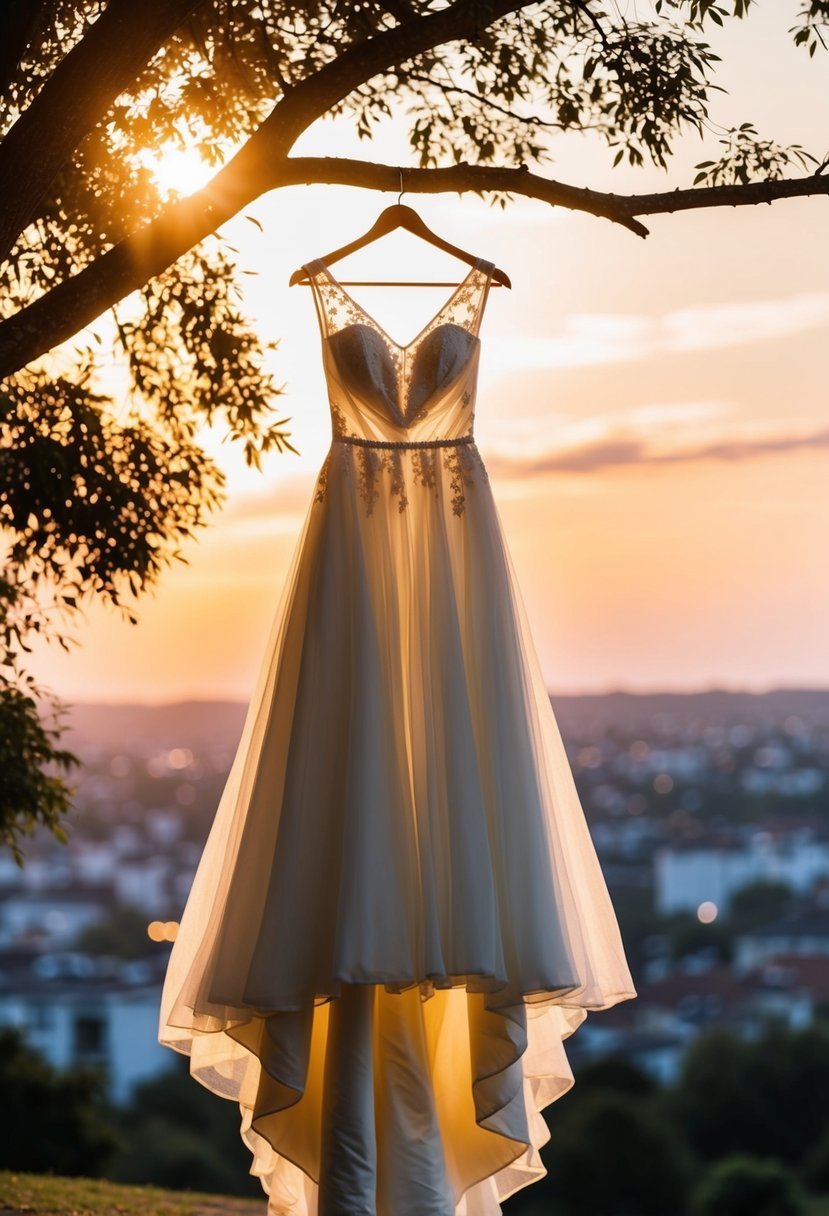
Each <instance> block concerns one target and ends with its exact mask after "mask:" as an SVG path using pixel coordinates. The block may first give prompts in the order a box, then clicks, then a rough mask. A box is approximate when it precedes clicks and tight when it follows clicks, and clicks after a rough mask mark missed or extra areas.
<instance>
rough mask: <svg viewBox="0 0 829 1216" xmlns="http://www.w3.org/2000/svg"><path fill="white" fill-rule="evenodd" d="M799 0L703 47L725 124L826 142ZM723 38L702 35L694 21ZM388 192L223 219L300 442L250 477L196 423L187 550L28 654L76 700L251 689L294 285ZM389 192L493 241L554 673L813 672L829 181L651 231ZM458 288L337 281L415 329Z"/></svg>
mask: <svg viewBox="0 0 829 1216" xmlns="http://www.w3.org/2000/svg"><path fill="white" fill-rule="evenodd" d="M795 10H796V6H794V5H790V4H788V3H787V4H778V3H777V2H775V3H774V4H771V3H767V4H766V5H765V6H764V10H763V11H761V12H760V13H759V14H758V16H757V17H756V18H754V19H753V20H751V21H749V22H748V23H747V24H746V25H745V26H743V27H741V28H735V29H734V30H733V31H729V32H727V33H726V34H725V35H723V36H722V37H721V38H719V39H718V40H717V41H718V44H719V45H718V47H717V49H718V50H719V52H720V53H721V54H722V55H723V57H724V59H725V61H726V63H727V64H728V71H727V73H724V74H723V81H722V82H723V83H724V84H726V85H727V87H728V88H729V90H730V92H729V95H715V96H716V98H717V100H716V101H715V102H714V114H715V117H716V119H717V120H718V121H719V122H721V123H723V124H731V123H739V122H744V121H753V122H754V123H755V124H756V126H757V128H758V130H759V131H760V132H761V133H762V134H764V135H768V136H770V137H772V138H775V139H777V140H779V141H780V142H783V143H787V142H799V143H802V144H804V145H805V146H806V147H807V148H808V149H809V150H810V151H812V152H814V153H815V154H816V155H818V156H821V155H823V154H824V152H825V151H826V149H825V147H824V143H825V141H826V139H827V135H826V128H825V122H824V118H825V114H826V112H827V101H828V100H829V98H827V92H829V89H828V88H827V84H829V57H827V56H825V55H824V56H820V55H818V56H816V57H815V59H813V60H811V61H810V60H809V59H808V57H807V56H806V55H805V54H804V53H803V52H797V51H795V50H794V49H793V48H791V47H790V45H789V44H788V42H787V41H786V35H785V30H786V28H787V26H788V25H791V24H792V17H793V15H794V14H795ZM712 41H713V39H712ZM714 147H715V145H714V144H713V143H709V144H707V145H705V146H703V145H701V144H700V142H699V141H698V140H697V139H695V138H691V137H689V138H688V139H687V140H686V142H685V143H684V144H683V147H682V150H681V152H680V155H678V156H677V157H676V163H675V165H674V166H673V167H672V170H671V173H670V175H669V176H666V175H664V174H662V173H659V172H658V171H654V170H648V171H641V170H640V171H633V170H629V169H622V170H616V171H613V172H612V173H611V171H610V168H609V164H610V160H611V157H610V155H609V154H608V153H607V151H606V150H605V149H603V148H601V147H600V146H599V145H598V143H597V142H595V141H592V140H588V139H584V138H576V139H572V140H568V141H567V142H566V143H564V144H562V145H561V146H560V147H559V146H558V145H557V147H556V151H555V155H556V159H555V163H554V164H551V165H550V166H548V167H547V168H546V169H545V170H544V171H545V172H546V173H547V174H549V175H550V176H553V177H559V178H561V179H562V180H565V181H569V182H572V183H574V184H577V185H591V186H594V187H596V188H601V189H612V190H615V191H617V192H619V193H622V192H626V191H630V190H636V191H641V190H647V189H664V188H671V187H673V186H678V185H686V184H688V183H689V182H690V180H691V178H692V177H693V169H692V166H693V164H694V163H695V162H697V161H699V160H702V159H708V158H710V156H711V154H712V151H713V150H714ZM296 151H297V152H300V153H309V154H329V155H331V154H337V155H356V156H359V157H361V158H366V159H375V160H384V161H386V162H387V163H393V164H396V163H399V162H400V161H402V162H403V163H410V161H409V156H408V154H407V151H406V133H405V123H404V121H403V119H401V120H400V121H399V122H398V123H397V124H396V125H395V127H394V128H393V129H392V130H390V131H389V132H388V133H387V135H386V136H384V138H383V139H382V140H380V141H377V142H375V143H374V144H368V143H365V142H364V143H362V144H361V143H359V142H358V141H357V140H356V138H355V137H354V136H353V135H352V134H351V132H350V131H349V130H348V128H347V126H346V125H344V124H342V123H337V124H333V123H329V124H323V125H321V126H320V127H318V128H316V129H315V130H314V131H312V132H309V133H308V134H307V135H306V137H305V138H304V139H303V140H302V142H301V143H300V144H299V145H298V146H297V149H296ZM391 201H394V199H393V196H390V195H378V194H373V193H371V192H368V191H356V190H345V189H338V188H331V187H312V188H309V187H303V188H293V189H290V190H282V191H278V192H276V193H274V194H271V195H269V196H267V197H265V198H263V199H260V200H259V201H258V202H257V203H256V204H255V205H253V206H252V207H251V208H249V213H250V214H252V215H254V216H255V217H256V218H257V219H258V220H259V221H260V223H261V224H262V225H263V228H264V231H263V232H259V230H258V229H257V228H256V227H255V226H254V225H253V224H251V223H249V222H248V221H247V220H246V219H244V218H237V219H236V220H235V221H233V223H232V224H230V225H229V226H228V228H227V233H228V236H229V237H230V239H231V240H232V242H233V243H234V244H235V245H236V246H237V248H238V249H239V251H240V253H239V260H240V265H241V266H243V267H246V268H255V269H256V270H257V271H258V275H257V276H255V277H253V276H250V277H247V278H246V283H247V284H248V289H247V307H248V310H249V312H250V314H251V315H252V316H254V317H255V318H256V319H257V321H258V323H259V324H260V325H261V328H262V331H263V332H264V333H265V334H266V335H267V336H268V337H269V338H278V339H279V340H280V347H279V350H278V351H277V352H276V353H275V355H274V356H273V366H274V369H275V373H276V376H277V378H278V380H279V381H280V382H283V383H284V384H285V393H284V395H283V396H282V397H281V398H280V400H279V401H278V402H277V405H279V406H280V407H281V408H282V409H283V411H284V413H285V414H288V415H290V416H291V418H292V422H291V427H290V429H291V431H292V436H293V441H294V443H295V444H296V446H297V447H298V448H299V449H300V452H301V455H300V456H299V457H297V456H293V455H290V454H287V455H278V454H273V455H271V456H269V457H268V459H267V461H266V465H265V470H264V473H261V474H260V473H257V472H255V471H250V470H246V469H245V468H244V465H243V462H242V460H241V457H240V455H239V453H238V452H237V451H236V447H235V445H234V447H233V450H231V449H230V445H229V444H226V443H223V442H222V439H223V436H222V433H221V431H220V430H218V429H217V430H216V432H215V433H212V434H211V433H207V434H206V435H205V443H206V445H207V446H208V448H209V450H210V451H211V453H212V454H214V455H215V457H216V458H217V459H219V460H220V462H221V463H222V465H223V466H224V467H225V468H226V470H227V473H228V478H229V484H228V490H229V500H228V503H227V505H226V507H225V508H224V509H223V510H222V511H221V512H220V513H217V514H216V515H214V516H213V517H212V522H211V524H210V526H209V527H208V528H207V529H204V530H203V531H202V532H201V533H200V535H199V537H198V540H197V541H195V542H191V543H190V544H189V545H188V546H187V547H186V548H185V550H184V554H185V556H186V557H187V559H188V564H186V565H185V564H181V563H175V564H174V566H173V567H171V568H169V569H168V570H167V571H166V572H165V573H164V575H163V578H162V580H161V583H160V585H159V587H158V588H157V590H156V592H155V593H154V594H152V595H150V596H147V597H145V598H144V599H143V600H142V601H139V603H138V615H139V618H140V623H139V625H138V626H137V627H136V626H129V625H125V624H122V623H121V621H120V619H119V618H118V617H117V615H116V614H115V613H114V612H112V611H110V610H105V609H103V608H96V609H95V610H90V611H88V614H87V619H86V623H85V624H83V623H80V622H79V623H78V625H77V626H76V627H75V629H74V633H75V636H76V637H77V639H78V641H79V643H80V646H78V647H75V648H73V650H72V651H71V653H70V654H69V655H65V654H63V652H61V651H60V650H59V649H58V648H57V647H55V648H52V649H48V648H42V649H41V650H39V651H38V652H37V654H36V656H35V661H34V664H33V669H34V671H35V673H36V674H37V675H38V676H39V677H41V678H42V679H43V680H44V681H45V682H46V683H47V684H49V685H50V686H51V687H52V688H53V689H54V690H55V691H56V692H57V693H59V694H60V695H62V696H65V697H67V698H68V699H70V700H84V701H86V700H100V701H113V702H124V701H137V702H163V701H171V700H176V699H179V698H185V697H206V698H213V697H234V698H239V699H242V700H244V699H246V698H247V697H248V696H249V694H250V692H251V690H252V685H253V681H254V678H255V674H256V672H257V670H258V667H259V664H260V662H261V660H262V652H263V647H264V644H265V640H266V635H267V633H268V630H269V627H270V623H271V619H272V616H273V613H274V610H275V607H276V603H277V601H278V598H279V593H280V591H281V588H282V584H283V581H284V579H285V575H286V572H287V568H288V564H289V562H290V558H291V555H292V552H293V549H294V546H295V544H296V541H297V538H298V536H299V533H300V530H301V526H302V521H303V518H304V516H305V513H306V510H307V509H308V506H309V503H310V499H311V493H312V487H313V484H314V480H315V477H316V473H317V471H318V469H319V466H320V464H321V462H322V460H323V457H324V455H325V451H326V449H327V446H328V442H329V439H330V421H329V415H328V409H327V403H326V397H325V392H324V385H323V378H322V372H321V367H320V359H319V336H318V331H317V322H316V318H315V315H314V308H313V304H312V300H311V295H310V292H309V291H308V289H307V288H302V287H294V288H290V289H289V288H288V286H287V283H288V278H289V276H290V274H291V272H292V271H293V270H295V269H296V267H297V266H298V264H299V263H300V262H302V261H306V260H308V259H310V258H312V257H316V256H321V255H323V254H325V253H326V252H328V251H329V250H332V249H334V248H336V247H338V246H339V245H341V244H343V243H345V242H346V241H348V240H350V239H352V238H353V237H355V236H357V235H359V234H361V233H362V232H364V231H365V230H366V229H367V228H368V227H369V226H370V224H371V223H372V222H373V221H374V219H375V217H376V215H377V214H378V212H379V211H380V209H381V208H382V207H384V206H385V205H387V204H388V203H389V202H391ZM405 201H407V202H408V203H410V204H411V205H412V206H414V207H415V208H416V209H417V210H418V211H419V212H420V214H421V215H422V216H423V218H424V219H425V221H426V223H427V224H429V226H430V227H432V228H433V229H435V230H436V231H437V232H439V233H440V234H441V235H443V236H445V237H446V239H447V240H449V241H452V242H454V243H457V244H460V245H462V246H464V247H465V248H467V249H470V250H472V251H473V252H475V253H478V254H480V255H481V256H483V257H485V258H488V259H490V260H492V261H494V262H495V263H496V264H497V265H498V266H500V267H502V268H503V269H504V270H506V271H507V273H508V274H509V276H510V278H511V279H512V283H513V290H512V291H507V290H498V291H493V292H492V293H491V295H490V300H489V304H488V309H487V314H486V317H485V319H484V324H483V328H482V341H483V350H482V361H481V375H480V385H479V394H478V408H477V414H476V423H475V426H476V434H477V440H478V445H479V447H480V449H481V452H482V455H483V457H484V460H485V462H486V464H487V467H488V469H489V472H490V480H491V483H492V488H493V492H494V495H495V499H496V502H497V505H498V509H499V513H500V515H501V518H502V521H503V524H504V529H505V532H506V535H507V540H508V544H509V547H510V552H511V554H512V557H513V561H514V565H515V568H516V573H517V575H518V579H519V583H520V586H521V588H522V591H523V595H524V600H525V603H526V607H527V610H528V614H529V617H530V621H531V624H532V626H533V630H534V635H535V638H536V643H537V647H538V651H539V654H540V657H541V661H542V666H543V669H544V672H545V676H546V679H547V683H548V687H549V688H550V690H551V691H552V692H554V693H556V692H558V693H564V692H580V691H585V692H586V691H590V692H597V691H603V690H609V689H616V688H624V689H629V690H631V691H650V690H657V689H676V690H698V689H703V688H708V687H711V686H718V687H727V688H741V689H750V690H763V689H767V688H771V687H776V686H781V685H788V686H792V685H797V686H812V687H815V686H827V685H829V644H827V629H826V613H827V605H829V563H827V561H826V556H825V555H826V548H827V537H829V529H828V528H827V525H829V411H827V408H826V401H827V383H829V241H827V240H826V232H827V221H828V220H829V202H828V201H827V199H826V198H825V197H824V198H815V199H805V200H797V201H787V202H785V201H784V202H781V203H777V204H775V205H774V206H773V207H769V206H763V207H754V208H740V209H726V210H710V211H698V212H689V213H685V214H680V215H675V216H664V217H657V218H654V219H653V220H651V221H649V227H650V229H651V235H650V236H649V237H648V239H647V240H646V241H643V240H641V239H639V238H637V237H635V236H633V235H632V234H631V233H629V232H627V231H626V230H624V229H622V228H620V227H616V226H614V225H611V224H610V223H608V222H606V221H604V220H600V219H595V218H593V217H590V216H582V215H574V214H571V213H569V212H564V211H559V210H555V211H553V210H551V209H550V208H548V207H546V206H544V205H543V204H540V203H532V202H521V201H519V202H516V203H514V204H513V205H511V206H509V207H508V208H507V210H506V211H501V210H500V209H499V208H494V207H489V206H487V205H486V204H485V203H483V202H482V201H481V200H479V199H475V198H472V197H468V198H458V197H456V196H451V195H447V196H444V197H441V196H431V197H418V196H415V195H409V196H407V197H406V198H405ZM389 268H391V273H392V274H393V275H399V276H400V277H407V276H409V275H411V277H413V278H418V277H429V276H431V275H432V274H435V275H437V276H439V277H441V278H447V279H448V278H454V279H455V280H456V281H457V280H458V279H459V278H461V277H463V274H464V273H465V269H466V268H465V267H463V266H462V265H461V264H460V263H458V262H457V261H455V260H453V259H451V258H449V257H448V256H447V255H444V254H441V253H439V252H438V251H436V250H434V249H431V248H430V247H428V246H426V245H423V244H422V243H420V242H417V241H416V240H415V239H414V238H412V237H410V236H408V235H406V234H395V235H394V236H392V237H390V238H386V239H385V240H384V241H383V242H381V243H380V244H377V245H375V246H372V247H371V248H370V249H367V250H365V251H364V252H363V253H360V254H358V255H355V256H354V257H352V258H350V259H348V260H347V261H343V262H342V263H339V264H338V265H337V267H336V271H337V273H338V274H340V275H341V277H349V278H351V277H362V276H363V274H365V276H366V277H372V276H379V277H383V275H388V274H389V273H390V270H389ZM448 294H449V289H434V290H433V289H423V290H417V291H402V292H401V291H397V292H395V291H393V290H386V291H382V290H380V289H373V288H361V289H356V288H355V289H354V295H355V296H357V298H358V299H359V300H360V301H361V302H362V303H363V304H365V306H366V307H367V308H368V310H369V311H370V312H372V314H373V315H374V316H375V317H376V318H377V319H378V320H380V321H381V322H382V324H383V325H384V327H385V328H386V329H387V330H389V331H390V332H391V333H392V334H393V335H394V336H395V337H396V338H398V339H399V340H401V341H405V340H408V338H410V337H411V336H412V335H413V334H414V333H415V332H417V330H419V329H420V327H421V325H422V324H423V323H424V321H426V320H427V319H428V318H429V317H430V316H431V315H432V314H433V313H434V312H435V311H436V309H437V308H438V307H439V305H440V304H441V303H442V302H443V300H444V299H445V298H446V296H447V295H448Z"/></svg>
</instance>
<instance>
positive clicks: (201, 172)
mask: <svg viewBox="0 0 829 1216" xmlns="http://www.w3.org/2000/svg"><path fill="white" fill-rule="evenodd" d="M141 164H142V165H143V167H144V168H145V169H149V171H150V173H152V175H153V177H154V178H155V180H156V182H157V184H158V187H159V189H160V190H163V191H164V193H165V194H167V193H172V194H181V195H184V194H192V193H193V191H194V190H200V189H201V187H202V186H204V185H206V184H207V182H209V181H210V178H211V177H212V176H213V174H214V173H215V172H216V170H215V168H214V167H213V166H212V165H209V164H208V163H207V161H206V160H204V159H203V158H202V157H201V156H199V154H198V152H197V151H196V149H195V148H173V147H170V148H167V149H160V150H159V151H156V152H154V151H150V150H149V149H148V150H147V151H146V152H145V153H144V154H143V156H142V157H141Z"/></svg>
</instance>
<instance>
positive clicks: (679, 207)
mask: <svg viewBox="0 0 829 1216" xmlns="http://www.w3.org/2000/svg"><path fill="white" fill-rule="evenodd" d="M404 174H405V181H404V185H405V189H406V191H407V192H408V193H410V194H446V193H458V194H460V193H464V192H467V191H471V192H477V193H482V192H497V193H506V194H519V195H521V196H523V197H524V198H535V199H538V200H539V201H541V202H544V203H549V204H550V205H551V206H553V207H566V208H568V210H571V211H584V212H586V213H587V214H588V215H595V216H598V217H600V218H603V219H608V220H611V221H612V222H613V223H614V224H621V226H622V227H623V228H628V229H629V230H630V231H631V232H633V233H635V235H636V236H641V237H646V236H647V235H648V229H647V228H646V227H645V225H644V224H642V223H640V222H639V221H638V220H637V219H636V218H635V217H636V216H639V215H665V214H668V213H671V212H674V211H695V210H699V209H701V208H708V207H753V206H756V205H757V204H758V203H773V202H776V201H777V200H779V199H784V198H806V197H809V196H814V195H821V194H823V195H829V176H826V175H823V174H822V173H821V172H819V171H818V172H815V173H813V174H810V175H809V176H808V177H797V178H779V179H776V180H773V181H760V182H748V183H747V184H745V185H739V184H737V185H729V186H698V187H692V188H689V189H687V190H660V191H656V192H655V193H653V194H611V193H608V192H606V191H603V190H589V189H587V188H583V187H579V186H571V185H568V184H567V183H566V182H558V181H554V180H552V179H550V178H546V177H540V176H539V175H538V174H536V173H531V172H530V171H529V169H527V168H526V167H524V166H520V167H518V168H511V167H500V166H489V165H469V164H459V165H450V166H447V168H445V169H416V168H413V169H410V168H405V167H404ZM274 178H275V180H274V182H273V186H272V187H271V188H272V189H276V188H278V187H280V186H289V185H320V184H322V185H331V186H361V187H363V188H364V189H368V190H389V191H397V190H399V188H400V170H399V168H398V167H397V166H394V165H378V164H375V163H374V162H373V161H359V160H346V159H341V158H339V157H326V156H319V157H313V156H303V157H289V158H288V159H287V160H286V161H285V162H284V163H283V164H281V165H278V166H274ZM0 334H2V326H0Z"/></svg>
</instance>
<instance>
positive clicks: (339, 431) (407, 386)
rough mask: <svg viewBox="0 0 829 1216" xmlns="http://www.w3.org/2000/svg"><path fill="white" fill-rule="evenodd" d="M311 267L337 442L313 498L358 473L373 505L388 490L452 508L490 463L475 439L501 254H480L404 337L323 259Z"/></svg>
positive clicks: (396, 496)
mask: <svg viewBox="0 0 829 1216" xmlns="http://www.w3.org/2000/svg"><path fill="white" fill-rule="evenodd" d="M307 269H308V273H309V277H310V281H311V283H312V286H313V289H314V300H315V303H316V307H317V313H318V317H319V321H320V328H321V332H322V337H323V352H324V358H325V362H326V371H327V378H328V384H329V404H330V409H331V431H332V446H331V450H330V451H329V453H328V455H327V457H326V459H325V462H324V464H323V466H322V468H321V470H320V473H319V477H318V479H317V485H316V491H315V494H314V500H315V501H316V502H318V503H322V502H324V501H325V499H326V497H327V495H328V492H329V488H330V480H331V477H332V475H335V474H338V475H340V476H343V477H346V478H349V479H350V480H351V482H352V484H353V486H354V487H355V489H356V493H357V494H358V495H359V498H360V500H361V502H362V504H363V507H364V509H365V512H366V514H368V515H371V514H372V513H373V511H374V507H375V505H376V503H377V502H378V499H379V497H380V495H381V493H386V494H388V495H389V496H390V498H391V499H392V500H396V505H397V510H398V512H402V511H405V509H406V508H407V506H409V503H410V500H411V495H412V494H413V493H415V492H420V493H422V492H424V491H427V492H431V493H432V495H433V496H435V497H436V498H440V497H441V495H442V494H443V497H444V499H445V501H446V502H447V503H449V504H450V506H451V512H452V514H453V515H456V516H457V515H461V514H462V513H463V511H464V509H465V505H466V501H467V492H468V490H469V489H470V488H471V487H472V486H474V485H475V483H476V481H478V480H483V481H485V480H487V478H486V471H485V469H484V466H483V463H482V461H481V459H480V456H479V455H478V453H477V450H476V449H475V447H474V443H473V442H472V437H473V436H472V429H473V420H474V405H475V381H476V376H477V355H478V348H479V345H480V343H479V338H478V330H479V327H480V322H481V316H482V312H483V306H484V303H485V300H486V297H487V294H488V291H489V284H490V278H491V274H492V269H493V267H492V264H491V263H489V262H483V261H481V260H479V261H477V262H476V264H475V266H473V268H472V269H471V270H470V272H469V273H468V274H467V276H466V278H465V279H464V280H463V281H462V282H461V283H460V284H459V285H458V287H457V288H456V289H455V291H454V292H453V293H452V294H451V295H450V297H449V299H448V300H447V301H446V302H445V303H444V304H443V306H442V307H441V308H440V309H438V311H437V312H436V313H435V314H434V316H433V317H432V318H431V319H430V320H429V321H428V322H427V323H426V324H425V325H424V326H423V328H422V329H421V330H420V332H419V333H418V334H417V335H416V336H415V337H414V338H413V339H412V340H411V342H408V343H407V344H406V345H405V346H403V345H401V344H400V343H398V342H395V340H394V339H393V338H392V337H391V336H390V335H389V334H388V333H387V332H386V330H385V329H383V327H382V326H381V325H380V324H379V323H378V322H377V321H376V320H375V319H374V318H373V317H372V316H371V315H370V314H369V313H367V312H366V311H365V309H364V308H362V307H361V306H360V305H359V304H358V303H357V302H356V301H355V300H354V299H353V298H352V297H351V296H350V295H349V293H348V292H347V291H346V290H345V288H344V287H342V285H341V284H340V283H338V282H337V280H336V279H335V278H334V277H333V275H332V274H331V272H330V271H329V270H328V268H327V267H326V266H325V265H324V263H322V262H320V261H316V262H311V263H309V265H308V267H307Z"/></svg>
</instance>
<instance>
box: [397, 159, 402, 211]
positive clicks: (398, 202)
mask: <svg viewBox="0 0 829 1216" xmlns="http://www.w3.org/2000/svg"><path fill="white" fill-rule="evenodd" d="M397 172H398V173H399V174H400V193H399V194H398V196H397V205H398V207H399V206H400V200H401V198H402V197H403V170H402V169H401V168H400V166H399V165H398V167H397Z"/></svg>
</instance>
